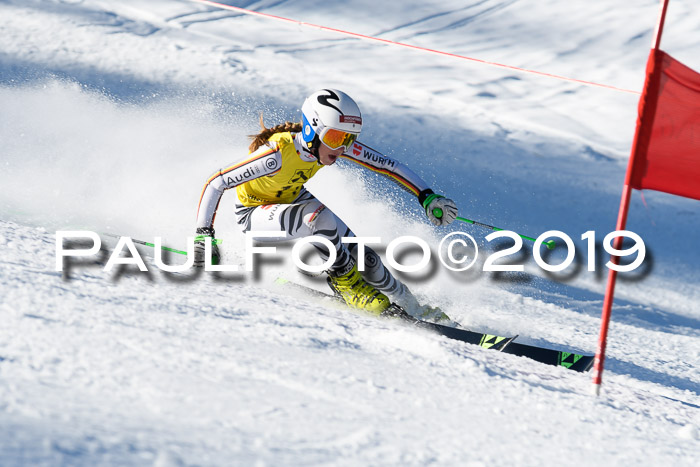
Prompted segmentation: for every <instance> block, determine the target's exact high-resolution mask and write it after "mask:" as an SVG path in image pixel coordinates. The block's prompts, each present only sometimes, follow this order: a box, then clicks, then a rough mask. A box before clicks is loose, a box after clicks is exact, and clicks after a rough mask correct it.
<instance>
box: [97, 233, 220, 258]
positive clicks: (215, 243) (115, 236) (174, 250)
mask: <svg viewBox="0 0 700 467" xmlns="http://www.w3.org/2000/svg"><path fill="white" fill-rule="evenodd" d="M103 235H106V236H108V237H113V238H119V236H118V235H114V234H108V233H106V234H103ZM131 241H132V242H134V243H138V244H139V245H146V246H150V247H151V248H155V247H156V246H155V245H154V244H153V243H148V242H144V241H143V240H136V239H135V238H132V239H131ZM219 243H221V240H220V239H218V238H215V239H212V244H213V245H218V244H219ZM160 249H161V250H165V251H170V252H173V253H177V254H178V255H185V256H187V252H186V251H182V250H176V249H175V248H170V247H167V246H161V247H160Z"/></svg>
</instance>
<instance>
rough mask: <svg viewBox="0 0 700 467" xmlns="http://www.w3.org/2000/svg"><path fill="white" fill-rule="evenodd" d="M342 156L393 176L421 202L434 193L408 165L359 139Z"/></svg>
mask: <svg viewBox="0 0 700 467" xmlns="http://www.w3.org/2000/svg"><path fill="white" fill-rule="evenodd" d="M341 157H343V158H345V159H348V160H351V161H353V162H355V163H356V164H359V165H361V166H363V167H365V168H368V169H370V170H371V171H373V172H377V173H380V174H382V175H385V176H387V177H389V178H391V179H392V180H394V181H395V182H396V183H398V184H399V186H401V188H403V189H405V190H408V191H410V192H411V193H413V194H414V195H416V196H417V197H418V200H419V201H420V202H421V203H422V202H423V200H424V199H425V198H426V197H427V196H428V195H430V194H432V193H433V191H432V190H431V189H430V188H428V184H427V183H426V182H425V181H424V180H423V179H422V178H420V177H419V176H418V175H417V174H416V173H415V172H413V171H412V170H411V169H409V168H408V167H407V166H406V165H404V164H402V163H401V162H399V161H397V160H395V159H392V158H390V157H387V156H385V155H384V154H382V153H380V152H378V151H375V150H374V149H372V148H370V147H369V146H366V145H365V144H363V143H360V142H359V141H356V142H355V144H353V145H352V147H351V148H350V150H349V151H347V152H346V153H345V154H343V155H342V156H341Z"/></svg>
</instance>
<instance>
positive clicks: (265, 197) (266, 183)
mask: <svg viewBox="0 0 700 467" xmlns="http://www.w3.org/2000/svg"><path fill="white" fill-rule="evenodd" d="M301 112H302V121H301V123H292V122H287V123H284V124H282V125H277V126H275V127H273V128H265V126H264V125H263V123H262V117H261V122H260V124H261V127H262V131H261V132H260V133H259V134H258V135H256V136H253V137H252V138H253V142H252V143H251V145H250V147H249V150H250V153H249V154H248V156H247V157H246V158H245V159H244V160H242V161H239V162H235V163H233V164H232V165H230V166H228V167H226V168H223V169H221V170H219V171H217V172H216V173H214V174H213V175H212V176H211V177H210V178H209V179H208V180H207V182H206V184H205V185H204V189H203V191H202V195H201V197H200V200H199V207H198V210H197V237H196V238H195V266H198V267H203V266H204V242H205V238H206V237H211V238H212V240H213V238H214V217H215V215H216V210H217V207H218V205H219V200H220V199H221V195H223V193H224V191H225V190H228V189H230V188H235V189H236V194H237V196H238V200H237V203H236V217H237V220H238V223H239V224H240V225H241V227H242V229H243V231H244V232H245V231H248V230H253V231H280V230H281V231H283V232H284V234H285V237H283V240H284V239H294V238H301V237H306V236H310V235H314V236H319V237H324V238H326V239H328V240H329V241H330V242H331V243H332V244H333V246H334V247H335V250H336V260H335V262H334V263H333V265H332V267H331V268H330V269H329V270H328V271H326V272H327V273H328V283H329V285H330V287H331V288H332V289H333V291H334V292H335V293H336V294H337V295H339V296H340V297H342V299H343V300H344V301H345V303H347V305H348V306H350V307H352V308H359V309H362V310H365V311H367V312H369V313H372V314H376V315H379V314H381V313H382V312H383V311H385V310H386V309H387V308H388V307H389V305H390V304H391V301H390V300H389V298H388V297H387V295H388V296H389V297H391V299H392V301H393V302H394V303H396V304H397V305H399V306H401V307H402V308H404V309H405V310H406V311H408V312H409V313H411V314H413V315H418V316H425V315H427V314H431V313H432V312H433V311H434V310H433V309H430V308H429V307H422V306H420V305H419V303H418V302H417V300H416V298H415V297H414V296H413V294H412V293H411V292H410V291H409V290H408V288H407V287H406V286H405V285H404V284H403V283H401V282H400V281H399V280H397V279H396V278H395V277H394V276H392V274H391V273H390V272H389V271H388V270H387V268H386V267H385V266H384V264H382V261H381V259H380V258H379V256H378V255H377V253H376V252H374V251H373V250H372V249H371V248H369V247H365V267H366V269H365V271H364V272H363V273H362V274H361V273H360V272H358V269H357V264H356V257H357V249H358V247H357V244H356V243H350V244H347V243H342V242H341V238H343V237H354V236H355V235H354V233H353V232H352V231H351V230H350V229H349V228H348V227H347V226H346V225H345V223H344V222H343V221H342V220H341V219H340V218H339V217H338V216H337V215H336V214H335V213H333V212H332V211H331V210H330V209H328V208H327V207H325V206H324V205H323V204H322V203H321V202H320V201H319V200H318V199H316V197H315V196H314V195H313V194H311V193H310V192H309V191H307V190H306V188H305V187H304V183H305V182H306V181H307V180H309V179H310V178H311V177H313V176H314V175H315V174H316V173H317V172H318V171H319V170H321V169H322V168H323V167H325V166H328V165H333V164H334V163H335V161H336V160H337V159H338V157H343V158H345V159H347V160H350V161H352V162H355V163H357V164H359V165H361V166H363V167H366V168H368V169H370V170H372V171H375V172H379V173H381V174H383V175H386V176H388V177H390V178H392V179H393V180H394V181H396V182H398V183H399V184H400V186H402V187H403V188H405V189H407V190H409V191H410V192H412V193H413V194H415V195H416V196H417V197H418V201H419V202H420V204H421V206H422V207H423V209H425V213H426V214H427V216H428V219H429V220H430V222H432V223H433V224H434V225H446V224H450V223H451V222H452V221H454V220H455V218H456V217H457V206H456V205H455V203H454V202H453V201H452V200H450V199H447V198H445V197H444V196H442V195H438V194H435V193H433V191H432V190H431V189H429V188H428V186H427V184H426V183H425V182H424V181H423V180H422V179H421V178H420V177H419V176H418V175H416V174H415V173H414V172H412V171H411V170H410V169H408V167H406V166H405V165H403V164H401V163H400V162H397V161H396V160H394V159H391V158H389V157H387V156H384V155H382V154H380V153H379V152H377V151H375V150H374V149H371V148H369V147H367V146H365V145H364V144H362V143H360V142H359V141H357V137H358V135H359V134H360V130H361V129H362V116H361V114H360V109H359V107H358V106H357V104H356V103H355V101H354V100H352V99H351V98H350V96H348V95H347V94H345V93H344V92H342V91H338V90H335V89H323V90H321V91H317V92H315V93H313V94H312V95H311V96H309V98H308V99H306V101H305V102H304V105H303V106H302V109H301ZM277 241H279V240H277ZM314 246H315V248H316V250H317V251H318V252H319V254H320V256H321V258H322V259H323V261H326V260H327V259H328V258H329V251H328V250H327V249H326V248H325V247H324V246H323V245H316V244H314ZM218 256H219V255H218V250H217V248H216V245H212V262H214V263H215V264H217V263H218V259H219V258H218ZM443 316H444V315H443Z"/></svg>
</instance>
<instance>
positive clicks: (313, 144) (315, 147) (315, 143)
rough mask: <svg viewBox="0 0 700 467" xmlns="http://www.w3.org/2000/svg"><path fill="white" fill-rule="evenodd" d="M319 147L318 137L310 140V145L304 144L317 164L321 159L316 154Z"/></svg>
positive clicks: (319, 140)
mask: <svg viewBox="0 0 700 467" xmlns="http://www.w3.org/2000/svg"><path fill="white" fill-rule="evenodd" d="M320 146H321V139H320V138H319V137H318V135H315V136H314V139H312V140H311V142H310V143H306V147H307V148H308V150H309V152H310V153H311V155H312V156H314V157H315V158H316V160H317V161H318V163H319V164H320V163H321V157H320V156H319V154H318V148H319V147H320Z"/></svg>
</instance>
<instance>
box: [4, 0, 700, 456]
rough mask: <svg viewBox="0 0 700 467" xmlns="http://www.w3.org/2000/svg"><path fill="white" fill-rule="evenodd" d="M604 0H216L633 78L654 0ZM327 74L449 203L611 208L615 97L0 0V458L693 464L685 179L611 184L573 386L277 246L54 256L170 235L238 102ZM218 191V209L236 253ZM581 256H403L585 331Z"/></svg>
mask: <svg viewBox="0 0 700 467" xmlns="http://www.w3.org/2000/svg"><path fill="white" fill-rule="evenodd" d="M610 3H611V2H606V4H605V6H603V5H602V4H601V5H598V4H593V5H591V4H590V2H589V3H586V4H585V5H583V4H579V3H578V2H574V3H573V4H572V3H571V2H568V3H562V2H554V1H549V0H548V1H541V2H536V3H535V2H532V1H526V0H518V1H508V2H498V1H490V0H489V1H478V2H472V3H469V4H468V5H465V4H464V3H463V2H457V1H448V2H440V3H438V2H427V3H426V2H413V1H412V0H411V1H409V2H401V6H400V7H398V4H397V5H394V4H386V5H383V6H382V10H381V11H380V10H378V9H377V8H378V7H377V6H376V5H375V3H373V2H367V1H354V2H351V5H350V6H348V5H346V4H345V3H340V2H339V3H337V4H334V3H332V4H330V5H324V7H323V8H318V7H317V5H316V4H313V3H311V2H306V1H303V2H289V1H281V2H278V1H274V2H272V1H263V2H255V3H253V2H239V3H238V4H240V6H243V7H249V8H253V9H256V10H259V11H265V12H268V13H271V14H276V15H279V16H285V17H290V18H295V19H298V20H303V21H306V22H309V23H317V24H324V25H329V26H332V27H337V28H338V29H345V30H350V31H356V32H360V33H363V34H371V35H378V36H380V37H384V38H387V39H391V40H397V41H402V42H407V43H413V44H416V45H421V46H424V47H430V48H435V49H440V50H446V51H450V52H454V53H458V54H463V55H467V56H475V57H479V58H484V59H488V60H492V61H496V62H501V63H508V64H512V65H517V66H522V67H526V68H535V69H541V70H543V71H547V72H551V73H556V74H561V75H566V76H572V77H576V78H581V79H589V80H593V81H599V82H603V83H608V84H613V85H616V86H621V87H627V88H631V89H639V88H640V87H641V83H642V79H643V69H644V63H645V60H646V54H647V53H648V44H649V43H650V41H651V34H652V32H653V24H654V21H655V20H656V13H657V7H658V2H656V1H651V0H647V1H644V2H638V4H636V5H635V6H629V5H628V2H612V3H614V5H612V6H611V5H610ZM671 3H672V7H671V9H670V10H669V17H668V20H667V21H668V22H667V25H669V24H672V25H673V27H670V26H667V32H666V36H665V39H664V43H663V44H664V48H665V49H666V50H667V51H668V52H670V53H671V54H672V55H674V56H676V57H677V58H678V59H680V60H681V61H684V62H685V63H686V64H688V65H689V66H691V67H693V68H695V69H700V63H698V62H697V61H695V62H694V60H696V58H695V57H697V48H698V46H700V39H698V35H697V32H696V28H695V24H696V23H697V14H695V12H694V10H692V6H691V5H690V4H689V3H687V2H680V1H674V0H672V2H671ZM387 8H389V9H390V10H391V11H392V14H391V15H386V14H384V13H383V11H385V9H387ZM620 18H626V19H625V20H621V19H620ZM503 31H507V34H506V33H504V32H503ZM290 70H293V71H294V73H290ZM329 85H330V86H335V87H339V88H341V89H345V90H347V91H348V92H349V93H350V94H351V95H353V96H354V97H355V98H356V99H357V100H358V101H359V103H360V106H361V108H362V109H363V116H364V118H365V120H366V122H367V124H366V130H365V131H364V132H363V138H362V140H363V141H366V142H367V143H368V144H369V145H370V146H373V147H377V148H378V149H379V150H381V151H385V152H387V153H388V154H390V155H392V156H393V157H396V158H398V159H400V160H403V161H406V162H407V163H408V164H409V165H410V166H411V168H413V169H414V170H415V171H417V172H418V173H420V174H421V175H423V176H425V178H426V180H427V181H428V182H429V183H431V184H433V186H434V187H435V188H436V190H438V191H441V192H445V193H446V194H448V195H449V196H451V197H453V198H454V199H455V200H456V201H457V202H458V205H459V206H460V210H461V213H463V214H462V215H465V216H466V217H468V218H472V219H477V220H479V221H481V222H485V223H490V224H494V225H498V226H501V227H507V228H511V229H513V230H516V231H518V232H522V233H525V234H532V233H537V232H543V231H545V230H550V229H558V230H563V231H565V232H567V233H568V234H569V235H570V236H571V237H572V238H573V239H574V241H575V242H576V245H577V248H578V249H579V251H580V252H581V253H583V252H585V251H586V250H585V248H586V245H585V243H584V242H583V241H582V240H580V235H581V234H582V233H584V232H586V231H587V230H595V231H596V232H597V233H598V240H602V236H603V235H604V234H605V233H607V232H608V231H610V230H612V227H613V226H614V222H615V210H616V209H617V205H618V202H619V193H620V189H621V183H622V180H623V177H624V171H625V165H626V158H627V151H628V148H629V144H630V141H631V138H632V131H633V122H634V118H635V114H636V100H637V97H636V96H633V95H624V94H620V93H614V92H611V91H605V90H600V89H593V88H587V87H581V86H578V85H573V84H571V83H563V82H557V81H549V80H546V79H543V78H541V77H534V76H531V75H523V74H516V73H513V72H511V71H505V70H499V69H494V68H489V67H481V66H476V65H473V64H469V63H465V62H459V61H454V60H450V59H446V58H444V57H435V56H430V55H426V54H423V53H420V52H415V51H408V50H401V49H397V48H392V47H382V46H376V45H373V44H369V43H366V42H362V41H357V40H352V39H347V38H343V37H342V36H338V35H334V34H329V33H326V32H322V31H316V30H313V29H304V28H300V27H295V26H290V25H283V24H280V23H270V22H267V21H265V20H262V19H259V18H252V17H248V16H243V15H238V14H231V12H225V11H222V10H218V9H213V8H210V7H205V6H203V5H200V4H196V3H193V2H188V1H165V0H157V1H149V2H142V1H136V0H121V1H119V2H111V1H109V2H108V1H102V0H85V1H80V0H77V1H68V0H60V1H59V0H53V1H50V0H43V1H41V0H29V1H21V2H20V1H17V0H5V1H0V108H2V109H3V111H2V112H1V113H0V141H3V152H2V154H3V155H2V160H1V161H0V164H2V166H3V170H2V171H0V186H2V190H1V191H0V253H2V254H1V255H0V258H1V259H0V323H1V325H0V464H2V465H19V464H31V465H57V464H69V465H74V464H80V465H97V464H119V465H121V464H137V465H144V464H146V465H159V466H163V465H222V464H236V465H251V464H256V465H265V464H272V465H315V464H323V465H328V464H333V465H367V464H369V465H424V464H438V465H455V464H458V465H465V464H466V465H489V464H494V463H509V464H515V465H533V466H534V465H542V464H557V465H629V464H634V465H662V464H671V463H673V464H674V465H695V463H696V462H697V459H698V458H700V398H698V394H699V393H700V374H699V373H698V361H699V360H700V343H699V342H700V340H699V337H700V336H699V334H700V322H699V321H700V312H699V309H698V305H697V303H698V300H700V286H698V284H699V283H700V282H699V279H700V269H698V266H697V264H698V258H700V250H698V247H697V241H696V236H695V235H692V234H688V232H696V231H697V230H698V228H700V211H699V210H698V204H697V202H696V201H690V200H684V199H680V198H675V197H671V196H667V195H664V194H660V193H653V192H652V193H645V195H644V196H645V202H644V203H643V202H642V200H641V199H640V197H639V195H638V194H635V199H634V202H633V204H632V209H631V210H630V217H629V222H628V228H630V229H631V230H634V231H635V232H637V233H638V234H640V235H641V236H642V238H644V240H645V243H646V244H647V246H648V248H649V252H650V257H649V259H648V261H647V264H648V265H649V266H648V268H647V269H646V272H643V273H642V274H641V276H638V277H637V278H636V279H635V278H632V280H628V281H623V282H620V283H619V284H618V289H617V295H616V296H617V298H616V302H615V303H616V304H615V308H614V311H613V322H612V325H611V330H610V337H609V341H608V358H607V362H606V372H605V374H604V386H603V394H602V395H601V396H600V397H598V398H595V397H593V396H591V395H590V394H589V386H590V383H589V379H590V375H589V374H585V375H582V374H579V373H575V372H572V371H568V370H565V369H563V368H554V367H546V366H543V365H540V364H538V363H536V362H533V361H529V360H527V359H523V358H518V357H514V356H512V355H505V354H500V353H497V352H493V351H486V350H483V349H480V348H478V347H474V346H468V345H465V344H461V343H459V342H455V341H450V340H447V339H445V338H442V337H438V336H435V335H432V334H428V333H425V332H421V331H419V330H416V329H410V328H405V327H402V326H399V325H397V324H396V323H393V322H389V321H378V320H374V319H370V318H367V317H363V316H359V315H355V314H351V313H347V312H345V311H343V310H340V309H338V308H337V307H333V306H328V305H326V304H323V303H321V302H318V301H313V300H310V299H308V298H306V297H303V296H299V295H296V294H292V295H290V294H285V293H282V291H280V290H278V289H275V288H274V287H272V286H271V285H270V284H271V282H272V279H274V277H275V276H276V275H277V274H280V273H283V274H287V273H289V269H290V268H291V266H290V265H289V264H286V263H285V262H280V263H279V264H275V263H270V264H266V265H265V267H264V271H263V273H262V275H261V276H262V277H260V278H259V279H258V280H255V279H254V278H252V277H249V276H244V275H233V276H226V277H224V278H219V279H217V278H215V277H209V276H201V277H195V278H188V277H183V276H181V275H175V276H169V275H166V274H164V273H162V272H159V271H157V270H156V269H155V267H154V266H153V262H152V257H151V256H152V254H153V252H152V251H149V250H148V249H141V250H140V251H142V253H143V254H144V255H145V256H146V261H147V264H148V265H149V269H150V270H151V272H150V273H148V274H146V273H140V272H138V271H136V270H135V269H134V268H124V269H121V270H120V271H119V272H117V273H116V274H112V273H107V272H104V271H103V266H104V261H105V258H104V257H102V258H101V259H99V260H98V261H94V260H88V261H85V260H84V261H78V262H76V264H74V265H73V266H72V267H71V268H70V273H69V275H68V276H64V275H62V273H61V272H58V271H56V270H55V256H54V254H55V253H54V252H55V235H54V232H55V231H56V230H62V229H88V230H89V229H91V230H95V231H98V232H103V233H116V234H123V235H131V236H133V237H134V238H140V239H143V240H147V241H151V240H152V238H153V237H154V236H155V235H161V236H163V237H164V242H165V243H167V244H170V245H172V246H176V247H181V248H184V239H185V237H187V236H188V235H191V234H192V230H193V228H192V226H193V222H194V219H193V218H194V211H195V208H196V200H197V197H198V195H199V190H201V185H202V183H203V182H204V180H206V178H207V177H208V176H209V175H210V174H211V172H213V171H214V170H216V169H217V168H218V167H221V166H224V165H225V164H226V163H229V162H231V161H233V160H235V159H236V158H238V157H240V156H241V155H242V154H245V151H246V149H245V148H246V146H247V141H246V139H245V135H247V134H250V133H253V132H255V131H256V129H257V115H258V112H259V111H261V110H262V111H264V115H265V121H266V123H268V124H271V123H273V122H277V121H283V120H296V119H297V118H298V109H299V105H300V99H303V96H305V95H306V94H308V93H309V92H311V91H312V90H314V89H316V88H318V87H320V86H329ZM426 155H427V156H429V157H426ZM309 188H310V189H312V191H313V192H314V193H316V194H317V196H319V197H321V198H322V199H324V201H325V202H326V204H327V205H328V206H329V207H330V208H331V209H333V210H334V211H335V212H337V213H339V214H340V215H341V217H342V218H343V219H344V220H345V221H346V222H347V223H348V224H349V225H350V226H351V227H353V228H354V230H355V232H356V233H357V234H358V235H366V236H376V235H380V236H381V237H382V238H383V239H384V240H385V241H388V240H389V239H392V238H395V237H398V236H399V235H405V234H406V233H407V232H409V233H410V234H412V235H418V236H420V237H422V238H424V239H426V240H430V241H434V242H435V244H437V242H438V241H439V240H440V238H441V237H442V236H443V235H444V234H446V233H448V232H450V231H454V230H462V231H466V232H469V233H471V234H472V235H474V236H475V237H476V238H477V240H478V242H479V246H480V248H482V256H481V257H480V261H481V263H483V259H484V256H483V255H486V254H488V253H490V252H492V251H493V249H494V247H493V245H489V244H488V242H486V241H485V239H484V237H485V236H486V235H487V234H488V233H490V232H484V231H480V230H478V229H477V228H476V227H474V228H472V227H470V226H466V225H461V226H456V227H454V228H449V229H441V230H439V231H435V230H433V229H432V228H431V227H430V226H428V225H427V223H426V222H425V220H424V219H423V218H422V215H421V213H420V211H419V209H417V206H416V205H415V200H414V199H413V198H412V197H411V196H409V195H408V194H405V193H403V192H399V190H397V189H396V187H393V186H389V185H387V184H386V183H383V179H381V178H378V177H375V176H373V175H372V174H367V173H360V172H357V171H356V170H353V169H350V170H347V167H340V168H336V167H333V168H330V169H327V170H324V173H322V174H321V175H319V176H318V177H316V178H315V179H314V180H313V181H312V182H310V183H309ZM348 193H352V194H353V195H354V196H352V197H349V196H347V194H348ZM230 196H232V195H231V194H227V195H225V197H224V200H222V203H221V206H220V213H219V216H218V218H217V233H218V234H219V236H221V237H222V238H223V239H224V243H223V251H224V254H225V260H226V261H227V262H229V263H236V264H242V262H243V255H242V248H243V238H242V236H241V235H240V234H239V233H238V232H237V227H236V226H235V224H234V221H233V219H232V218H231V217H232V216H230V215H226V213H227V212H230V209H232V201H231V199H230V198H228V197H230ZM381 196H384V197H388V198H389V199H391V200H392V201H391V204H390V205H387V204H384V203H381V202H378V200H379V199H381V198H380V197H381ZM102 238H103V240H104V241H105V243H106V250H105V254H106V253H109V250H110V247H111V246H112V245H113V244H114V243H113V242H110V241H108V240H107V239H106V237H104V236H103V237H102ZM281 251H282V252H287V253H288V252H289V250H288V249H286V250H285V249H283V248H281ZM582 257H583V258H584V259H582V260H581V261H582V265H583V267H582V268H581V269H582V270H579V271H578V272H577V273H576V274H572V275H571V277H560V278H559V279H560V280H558V281H553V280H551V278H549V277H547V275H545V274H544V273H543V272H542V271H541V270H539V269H538V268H537V267H536V265H535V264H534V261H533V260H532V258H531V248H530V249H528V248H527V247H526V249H525V253H524V254H523V255H522V256H520V257H518V258H519V259H520V260H522V261H525V262H526V272H524V273H517V274H501V275H495V274H493V275H487V274H484V273H478V272H473V271H472V272H470V273H468V274H457V275H455V274H448V273H447V272H446V271H445V270H444V269H441V268H439V267H438V268H436V270H435V271H434V272H433V273H431V274H430V275H429V276H428V279H422V280H421V279H416V278H411V277H408V278H407V280H408V282H409V284H410V285H411V286H412V288H414V289H415V290H416V291H417V293H418V294H419V295H420V296H421V297H423V298H425V299H427V300H429V301H431V302H433V303H437V304H439V305H441V306H443V307H444V308H445V309H446V311H447V312H448V313H449V314H450V315H451V316H452V317H453V318H455V319H456V320H458V321H460V322H462V323H463V324H464V325H466V326H468V327H470V328H472V329H478V330H482V331H489V332H494V333H499V334H502V335H511V334H519V335H520V337H519V338H518V341H519V342H523V343H531V344H536V345H542V346H546V347H552V348H567V349H571V350H575V351H578V352H585V353H592V352H593V351H594V350H595V348H594V346H595V344H596V342H597V334H598V328H599V325H600V316H599V315H600V308H601V305H602V292H603V287H604V278H605V275H604V274H599V273H588V272H586V271H585V266H586V265H585V256H582ZM528 258H529V259H528ZM602 258H603V255H602V254H601V257H600V258H598V259H599V261H598V263H599V264H598V267H599V271H600V268H602V263H604V262H605V261H606V260H605V259H602ZM561 259H563V254H562V253H555V255H554V257H553V258H552V262H555V261H556V260H561ZM601 259H602V261H600V260H601ZM280 271H282V272H280ZM297 279H298V280H302V279H300V278H297ZM309 284H310V285H311V286H318V282H315V281H309Z"/></svg>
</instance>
